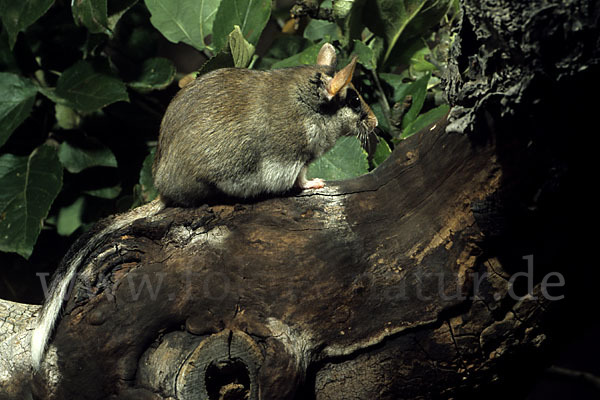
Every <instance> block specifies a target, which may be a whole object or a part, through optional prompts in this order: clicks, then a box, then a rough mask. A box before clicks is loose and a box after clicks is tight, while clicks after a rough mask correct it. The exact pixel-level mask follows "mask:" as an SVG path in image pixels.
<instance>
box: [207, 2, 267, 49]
mask: <svg viewBox="0 0 600 400" xmlns="http://www.w3.org/2000/svg"><path fill="white" fill-rule="evenodd" d="M270 16H271V0H222V1H221V4H220V5H219V10H218V11H217V15H216V16H215V20H214V24H213V45H214V49H215V50H221V49H223V48H224V47H225V46H226V45H227V42H228V40H229V39H228V37H229V33H230V32H231V31H232V30H233V28H234V26H235V25H238V26H239V27H240V29H241V31H242V33H243V34H244V37H245V38H246V40H247V41H248V42H249V43H250V44H252V45H256V43H257V42H258V38H259V37H260V34H261V33H262V31H263V29H264V28H265V26H266V25H267V21H269V17H270Z"/></svg>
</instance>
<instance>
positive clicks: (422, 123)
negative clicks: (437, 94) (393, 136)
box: [400, 104, 450, 139]
mask: <svg viewBox="0 0 600 400" xmlns="http://www.w3.org/2000/svg"><path fill="white" fill-rule="evenodd" d="M449 110H450V106H449V105H448V104H442V105H441V106H438V107H436V108H434V109H431V110H429V111H427V112H425V113H423V114H421V115H419V116H418V117H417V119H415V120H414V121H413V122H411V123H410V124H409V125H408V126H407V127H406V128H404V130H403V131H402V135H401V136H400V139H406V138H408V137H410V136H412V135H414V134H415V133H417V132H419V131H420V130H421V129H424V128H426V127H427V126H429V125H432V124H433V123H435V122H436V121H438V120H440V119H441V118H442V117H443V116H444V115H446V114H447V113H448V111H449Z"/></svg>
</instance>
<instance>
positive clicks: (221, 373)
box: [205, 359, 250, 400]
mask: <svg viewBox="0 0 600 400" xmlns="http://www.w3.org/2000/svg"><path fill="white" fill-rule="evenodd" d="M205 382H206V391H207V393H208V398H209V399H210V400H226V399H228V400H233V399H248V398H249V397H250V375H249V373H248V369H247V368H246V365H245V364H244V363H243V362H242V361H241V360H239V359H229V360H220V361H217V362H212V363H210V365H209V366H208V368H207V369H206V380H205Z"/></svg>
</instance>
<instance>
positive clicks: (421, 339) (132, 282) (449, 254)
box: [0, 0, 600, 399]
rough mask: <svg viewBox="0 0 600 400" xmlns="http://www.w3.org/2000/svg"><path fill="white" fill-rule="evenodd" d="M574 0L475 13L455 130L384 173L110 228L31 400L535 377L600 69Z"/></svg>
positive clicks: (457, 79) (465, 384) (466, 27)
mask: <svg viewBox="0 0 600 400" xmlns="http://www.w3.org/2000/svg"><path fill="white" fill-rule="evenodd" d="M542 3H543V4H545V6H544V5H543V4H542ZM569 3H570V4H569V5H568V7H563V6H562V4H564V2H554V3H553V2H550V3H549V2H547V1H544V2H542V1H530V2H521V3H519V4H518V5H516V4H514V3H513V2H484V1H482V2H480V1H474V0H472V1H465V2H464V12H465V14H464V17H463V19H462V22H461V26H460V32H459V34H458V38H457V40H456V43H455V44H454V47H453V50H452V58H451V62H450V67H449V70H448V85H447V88H448V94H449V98H450V100H451V103H452V104H453V105H454V108H453V110H452V112H451V115H450V117H449V119H448V120H444V121H441V122H440V123H438V124H437V125H436V126H435V127H432V128H431V129H427V130H425V131H422V132H420V133H418V134H417V135H415V136H413V137H411V138H409V139H408V140H406V141H404V142H402V143H400V144H399V145H398V146H397V147H396V149H395V150H394V153H393V154H392V156H391V158H390V159H389V160H388V161H386V162H385V163H384V164H383V165H381V166H380V167H379V168H378V169H377V170H375V171H374V172H373V173H370V174H368V175H365V176H363V177H360V178H358V179H354V180H349V181H343V182H336V183H331V184H330V185H328V186H327V187H326V188H325V189H323V190H319V191H311V192H303V193H292V194H290V195H289V196H283V197H277V198H267V199H259V200H256V201H251V202H244V203H239V204H231V203H225V204H213V205H208V206H204V207H201V208H199V209H176V208H170V209H166V210H165V211H163V212H162V213H160V214H159V215H157V216H155V217H153V218H148V219H143V220H138V221H137V222H136V223H134V224H133V225H132V226H129V227H127V228H124V229H122V230H120V231H118V232H115V234H114V235H112V236H111V237H110V238H108V239H107V241H106V242H105V243H104V244H103V245H102V246H100V247H99V248H97V249H96V251H95V252H94V253H93V254H91V255H90V256H89V257H88V259H87V261H86V265H85V268H84V270H83V273H82V274H81V275H80V276H79V277H78V279H77V283H76V285H75V288H74V292H73V293H72V296H71V298H70V300H69V302H68V303H67V305H66V307H65V314H64V316H63V318H62V320H61V322H60V324H59V325H58V328H57V330H56V332H55V335H54V338H53V341H52V343H51V346H50V348H49V351H48V356H47V358H46V361H45V363H44V366H43V368H42V370H41V371H40V372H39V373H37V374H35V375H34V376H33V377H32V380H31V382H32V384H33V392H34V394H35V396H37V397H39V398H78V399H101V398H106V397H108V396H113V397H114V398H123V399H125V398H132V399H134V398H135V399H144V398H147V399H160V398H178V399H186V398H195V397H194V396H200V397H205V398H206V397H207V398H209V399H220V398H222V399H242V398H252V399H254V398H260V399H282V398H294V397H295V398H318V399H347V398H359V399H365V398H378V399H413V398H451V397H456V396H465V395H466V393H469V392H471V391H472V390H476V389H477V388H481V390H484V389H485V386H486V385H487V384H489V383H490V382H500V381H505V380H506V379H509V377H508V375H511V373H510V372H509V370H511V369H512V370H514V371H519V373H523V372H524V371H527V370H534V369H535V368H534V367H536V366H537V365H538V361H537V360H535V357H531V355H539V354H540V353H539V352H540V349H541V348H543V345H544V344H545V343H546V342H547V340H546V339H547V338H548V336H549V334H550V333H551V331H548V326H546V324H545V323H544V322H545V321H546V320H547V317H548V315H551V314H550V313H552V312H553V309H554V308H555V307H554V306H555V305H556V304H557V301H556V300H558V299H560V298H561V296H562V293H563V292H562V291H560V290H561V289H563V288H562V286H564V276H563V275H562V274H561V273H563V272H565V271H564V270H561V269H559V267H560V266H559V265H557V262H555V261H557V260H558V262H560V261H561V260H562V258H561V257H564V255H565V253H566V251H567V248H566V240H564V238H565V236H564V235H565V232H564V228H565V226H566V217H565V216H564V214H563V213H562V212H561V211H562V208H563V207H564V204H563V203H562V201H563V200H564V199H565V198H566V196H567V194H566V190H565V181H566V180H567V178H568V174H567V171H568V169H567V161H566V160H567V154H566V149H565V146H564V144H563V143H561V142H560V140H559V138H561V135H562V133H563V132H564V131H565V129H566V128H567V127H569V126H571V128H572V125H573V124H580V125H581V126H584V125H585V124H586V123H587V121H589V118H590V115H591V114H589V113H588V111H589V108H587V107H586V106H585V102H586V101H587V100H585V99H584V98H583V97H580V98H578V97H577V96H571V95H572V94H574V93H578V91H580V90H583V88H585V87H586V86H587V85H588V82H589V81H590V79H591V77H594V76H595V75H596V74H597V73H598V69H599V68H598V66H599V64H600V63H599V60H600V57H599V54H598V53H599V49H600V46H598V44H597V40H598V39H597V38H598V37H599V35H598V23H597V22H598V21H597V19H598V16H599V15H600V12H599V9H598V7H599V6H598V4H595V5H594V4H592V3H590V2H586V1H583V0H580V1H575V0H573V1H571V2H569ZM549 46H551V47H549ZM565 96H567V98H568V99H569V100H570V101H569V102H565V101H563V100H562V99H563V98H564V97H565ZM569 96H571V97H569ZM565 114H566V115H569V116H570V120H569V121H566V120H564V119H563V118H562V116H563V115H565ZM578 126H579V125H578ZM561 234H562V235H563V236H561ZM548 243H550V245H548ZM534 260H536V261H535V262H534ZM534 267H535V271H533V268H534ZM563 267H564V266H563ZM518 273H521V274H520V275H519V274H518ZM561 277H562V278H563V280H562V281H561ZM517 279H518V280H517ZM553 286H554V287H553ZM556 289H558V290H559V291H558V292H557V291H555V290H556ZM25 351H26V350H25ZM27 368H28V367H27V366H26V365H25V366H23V365H22V366H21V368H20V370H21V371H27V370H28V369H27ZM17 369H18V368H17ZM13 371H14V369H13ZM8 375H10V373H9V374H8ZM13 384H14V385H15V386H14V387H15V388H23V387H26V385H28V381H27V380H25V379H22V376H21V377H14V379H13ZM496 389H497V386H496V387H495V389H494V390H496ZM2 390H3V391H5V389H4V388H3V389H2ZM5 393H6V391H5ZM3 394H4V393H3ZM0 397H1V394H0Z"/></svg>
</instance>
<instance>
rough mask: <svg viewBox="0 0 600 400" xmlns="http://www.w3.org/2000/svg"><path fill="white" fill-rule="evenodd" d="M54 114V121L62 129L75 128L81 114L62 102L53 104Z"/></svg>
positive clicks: (79, 121)
mask: <svg viewBox="0 0 600 400" xmlns="http://www.w3.org/2000/svg"><path fill="white" fill-rule="evenodd" d="M54 116H55V118H56V123H57V124H58V126H60V127H61V128H62V129H67V130H68V129H75V128H77V127H78V126H79V125H80V124H81V116H80V115H79V114H77V113H76V112H75V111H74V110H73V109H72V108H70V107H67V106H65V105H62V104H58V103H57V104H55V105H54Z"/></svg>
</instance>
